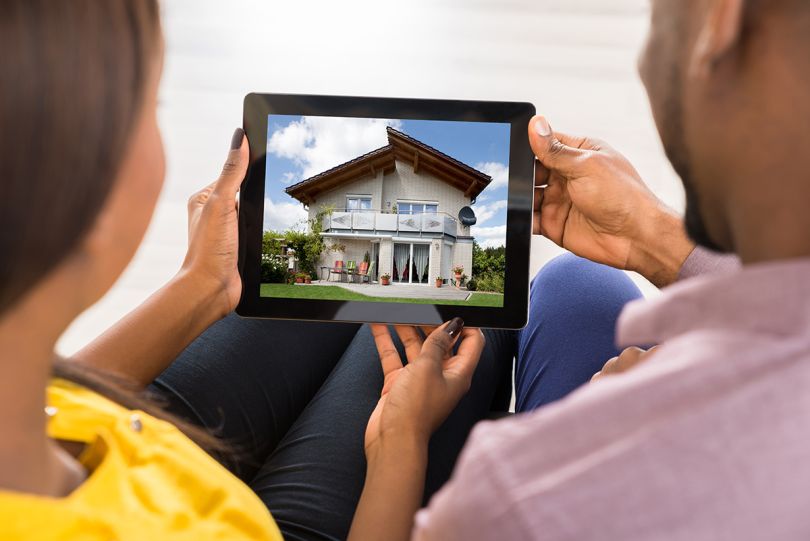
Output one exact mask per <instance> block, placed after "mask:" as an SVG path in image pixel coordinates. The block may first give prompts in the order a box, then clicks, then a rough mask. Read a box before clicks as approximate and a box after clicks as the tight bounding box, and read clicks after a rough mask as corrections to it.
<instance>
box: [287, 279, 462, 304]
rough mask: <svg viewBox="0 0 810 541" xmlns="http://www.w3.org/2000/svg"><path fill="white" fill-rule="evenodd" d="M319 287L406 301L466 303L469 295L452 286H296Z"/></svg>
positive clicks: (322, 283) (316, 284)
mask: <svg viewBox="0 0 810 541" xmlns="http://www.w3.org/2000/svg"><path fill="white" fill-rule="evenodd" d="M319 286H339V287H342V288H344V289H347V290H349V291H353V292H354V293H360V294H362V295H368V296H370V297H380V298H393V297H399V298H406V299H411V298H412V299H436V300H447V301H466V300H467V299H469V297H470V295H472V293H470V292H469V291H467V290H466V289H456V288H455V287H452V286H444V287H441V288H438V287H431V286H426V285H418V284H396V283H394V284H391V285H390V286H381V285H379V284H353V283H345V282H327V281H325V280H321V281H318V282H313V283H312V284H309V285H301V284H298V287H319Z"/></svg>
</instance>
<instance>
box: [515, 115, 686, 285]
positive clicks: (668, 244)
mask: <svg viewBox="0 0 810 541" xmlns="http://www.w3.org/2000/svg"><path fill="white" fill-rule="evenodd" d="M529 141H530V143H531V146H532V150H533V151H534V153H535V155H536V156H537V159H538V160H539V161H540V164H542V165H540V164H538V166H537V171H538V174H537V179H536V181H535V184H536V185H537V186H538V188H539V187H540V186H543V185H547V186H548V187H546V188H545V189H536V191H535V217H534V232H535V234H538V235H544V236H546V237H548V238H549V239H551V240H552V241H553V242H555V243H556V244H558V245H559V246H561V247H563V248H565V249H567V250H570V251H571V252H573V253H575V254H577V255H579V256H581V257H584V258H586V259H590V260H591V261H596V262H597V263H603V264H605V265H609V266H611V267H615V268H617V269H622V270H633V271H636V272H638V273H640V274H641V275H643V276H644V277H645V278H647V279H648V280H650V281H651V282H653V283H654V284H655V285H657V286H659V287H661V286H665V285H668V284H670V283H672V282H674V281H675V280H676V279H677V277H678V273H679V271H680V268H681V266H682V265H683V262H684V261H685V260H686V258H687V257H688V256H689V254H690V253H692V250H694V247H695V246H694V244H693V243H692V242H691V241H690V240H689V238H688V237H687V236H686V231H685V229H684V227H683V221H682V219H681V218H680V217H679V216H677V215H676V214H675V213H674V212H673V211H672V210H671V209H669V208H667V207H666V206H665V205H664V204H663V203H662V202H661V201H660V200H659V199H658V198H657V197H655V195H654V194H653V193H652V192H651V191H650V189H649V188H647V186H646V185H645V184H644V182H643V181H642V180H641V177H640V176H639V174H638V172H637V171H636V170H635V168H634V167H633V165H632V164H631V163H630V162H629V161H627V159H626V158H625V157H624V156H622V155H621V154H620V153H619V152H617V151H616V150H614V149H613V148H611V147H610V146H609V145H608V144H606V143H604V142H602V141H597V140H595V139H588V138H585V137H572V136H570V135H565V134H563V133H559V132H554V131H553V130H552V129H551V127H550V126H549V124H548V122H547V121H546V119H545V118H543V117H536V118H535V119H534V120H533V121H532V123H531V126H530V128H529Z"/></svg>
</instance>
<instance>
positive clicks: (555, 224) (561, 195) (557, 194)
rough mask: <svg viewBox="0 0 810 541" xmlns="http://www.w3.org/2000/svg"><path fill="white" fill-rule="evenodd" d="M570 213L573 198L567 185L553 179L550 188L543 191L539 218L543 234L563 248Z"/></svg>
mask: <svg viewBox="0 0 810 541" xmlns="http://www.w3.org/2000/svg"><path fill="white" fill-rule="evenodd" d="M555 177H556V176H555ZM570 212H571V198H570V196H569V195H568V189H567V187H566V183H565V182H564V181H562V180H559V179H557V178H554V179H552V181H551V183H550V184H549V186H548V188H546V189H545V190H543V199H542V201H541V207H540V216H539V218H540V232H541V234H542V235H543V236H545V237H547V238H548V239H550V240H551V241H553V242H555V243H556V244H558V245H559V246H562V245H563V240H564V239H563V237H564V235H565V226H566V224H567V223H568V216H569V214H570Z"/></svg>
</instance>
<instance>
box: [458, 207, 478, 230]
mask: <svg viewBox="0 0 810 541" xmlns="http://www.w3.org/2000/svg"><path fill="white" fill-rule="evenodd" d="M458 220H459V221H460V222H461V225H466V226H467V227H469V226H471V225H475V224H476V223H477V222H478V218H476V217H475V211H474V210H473V209H472V207H464V208H463V209H461V210H460V211H458Z"/></svg>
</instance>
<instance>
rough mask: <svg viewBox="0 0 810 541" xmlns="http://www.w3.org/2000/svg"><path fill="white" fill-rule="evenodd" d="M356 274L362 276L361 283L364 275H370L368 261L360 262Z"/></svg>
mask: <svg viewBox="0 0 810 541" xmlns="http://www.w3.org/2000/svg"><path fill="white" fill-rule="evenodd" d="M354 276H358V277H359V278H360V283H363V277H364V276H368V262H366V261H363V262H362V263H360V266H359V267H358V268H357V272H356V273H355V274H354Z"/></svg>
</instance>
